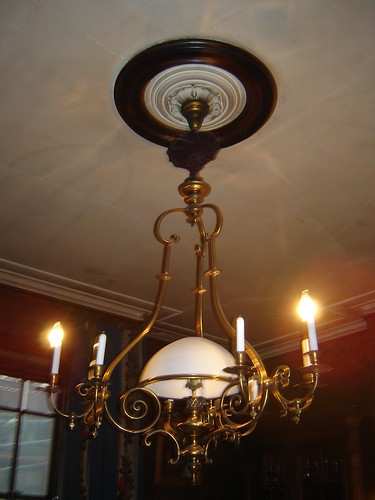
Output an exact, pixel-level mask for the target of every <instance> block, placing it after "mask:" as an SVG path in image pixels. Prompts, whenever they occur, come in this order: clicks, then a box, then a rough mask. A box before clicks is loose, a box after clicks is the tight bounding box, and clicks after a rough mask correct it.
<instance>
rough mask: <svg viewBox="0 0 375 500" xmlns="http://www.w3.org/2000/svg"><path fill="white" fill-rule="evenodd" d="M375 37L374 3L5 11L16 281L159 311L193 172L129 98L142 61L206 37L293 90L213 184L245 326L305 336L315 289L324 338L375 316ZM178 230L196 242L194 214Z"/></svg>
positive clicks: (6, 152) (253, 337) (150, 2)
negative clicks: (307, 305)
mask: <svg viewBox="0 0 375 500" xmlns="http://www.w3.org/2000/svg"><path fill="white" fill-rule="evenodd" d="M374 26H375V2H374V1H365V0H358V1H353V0H331V1H330V2H326V1H323V0H314V1H311V0H278V1H277V0H259V1H254V0H234V1H232V2H227V1H224V0H215V1H212V0H199V1H198V0H190V1H189V2H182V1H180V0H175V1H168V0H133V1H126V0H111V1H107V2H106V1H99V0H79V1H77V0H64V1H63V2H62V1H57V0H34V1H31V0H1V2H0V69H1V73H0V74H1V76H0V100H1V102H0V231H1V240H0V257H1V259H2V260H1V262H0V267H1V268H2V271H1V272H0V277H1V281H2V282H4V283H10V284H12V283H16V284H17V283H18V284H21V285H22V283H24V284H25V287H29V288H32V286H34V285H35V287H36V288H37V285H36V283H39V286H40V287H41V288H43V287H44V290H47V289H48V290H49V292H51V293H52V294H53V292H52V291H51V290H52V289H53V286H54V284H57V285H59V287H60V290H64V289H69V290H70V292H72V293H73V290H74V289H76V290H77V291H79V292H80V293H82V292H85V293H87V294H88V296H90V297H91V298H92V297H93V296H94V295H96V296H97V299H98V303H99V302H100V300H101V299H110V300H113V303H114V304H115V306H116V304H117V306H119V310H120V309H121V307H120V306H121V304H122V305H123V306H124V308H126V306H127V305H129V306H130V307H134V306H137V307H139V308H140V311H142V310H143V308H144V309H145V310H148V309H149V306H150V304H149V303H150V302H152V301H153V298H154V295H155V292H156V286H157V282H156V280H155V279H154V275H155V274H157V273H158V272H159V268H160V259H161V250H162V249H161V248H160V244H158V243H157V242H156V241H155V240H154V238H153V232H152V227H153V223H154V220H155V218H156V216H157V215H159V213H161V212H162V211H163V210H166V209H168V208H172V207H175V206H182V200H180V197H179V195H178V194H177V186H178V184H179V183H181V182H182V181H183V180H184V178H185V177H186V175H185V172H184V171H182V170H179V169H174V168H173V167H172V166H171V164H170V163H168V161H167V156H166V151H165V149H164V148H162V147H160V146H156V145H154V144H151V143H148V142H147V141H145V140H144V139H142V138H141V137H138V136H137V135H136V134H135V133H134V132H133V131H132V130H130V129H129V128H128V127H127V126H126V125H125V123H124V122H123V121H122V120H121V119H120V117H119V115H118V113H117V110H116V108H115V106H114V103H113V85H114V81H115V78H116V76H117V74H118V72H119V71H120V69H121V68H122V66H123V65H124V64H125V63H126V61H128V60H129V59H130V58H131V57H132V56H133V55H134V54H135V53H137V52H139V51H141V50H143V49H144V48H146V47H149V46H151V45H153V44H155V43H158V42H161V41H164V40H169V39H174V38H182V37H195V36H196V37H200V38H204V37H207V38H216V39H219V40H223V41H226V42H229V43H232V44H234V45H238V46H240V47H243V48H245V49H246V50H248V51H249V52H251V53H253V54H255V55H256V56H257V57H259V58H260V59H261V60H262V61H263V62H264V63H265V64H266V65H267V66H268V68H269V69H270V70H271V72H272V74H273V75H274V78H275V80H276V83H277V87H278V102H277V106H276V109H275V112H274V114H273V115H272V117H271V119H270V120H269V121H268V122H267V123H266V124H265V126H264V127H263V128H262V129H261V130H260V131H259V132H258V133H256V134H255V135H254V136H252V137H250V138H249V139H247V140H246V141H244V142H242V143H241V144H237V145H235V146H232V147H229V148H226V149H224V150H222V151H221V152H220V154H219V155H218V157H217V159H216V161H215V162H214V163H211V164H209V165H207V167H206V168H205V170H204V171H203V176H204V178H205V180H206V181H207V182H209V183H210V185H211V187H212V193H211V195H210V197H209V199H208V200H207V201H210V202H212V203H217V204H218V205H219V206H220V207H221V208H222V209H223V212H224V218H225V221H224V228H223V232H222V235H221V237H220V239H219V241H218V265H219V267H220V268H221V269H222V271H223V274H222V275H221V276H220V289H221V295H222V301H223V308H224V310H225V312H226V313H227V315H228V317H229V318H230V319H231V318H233V317H234V316H236V315H238V314H242V315H243V316H244V317H245V320H246V325H247V338H248V339H249V340H250V341H253V342H254V343H255V344H256V345H257V344H259V345H261V344H264V343H267V341H273V340H275V339H278V338H284V337H285V336H288V334H290V333H291V332H293V331H295V330H298V327H299V326H298V325H299V323H298V320H297V319H296V318H295V311H294V307H295V304H296V301H297V300H298V297H299V293H300V291H301V290H302V289H305V288H309V290H310V292H311V294H312V295H313V296H314V297H316V298H317V299H318V300H319V303H320V304H321V306H322V313H321V315H320V317H319V318H318V325H319V322H320V324H321V325H322V327H324V325H327V324H336V323H337V322H343V321H344V322H350V321H352V320H353V319H354V320H356V318H358V317H360V316H361V315H362V312H363V307H367V310H368V311H370V310H372V301H373V300H374V296H375V294H374V289H375V230H374V229H375V141H374V135H375V119H374V112H375V85H374V83H375V60H374V46H375V30H374ZM173 231H174V232H176V231H177V232H182V234H183V235H184V236H185V235H187V234H188V233H189V231H191V229H190V228H189V227H188V226H187V227H184V225H183V219H181V226H180V225H178V227H174V228H173ZM186 240H187V241H190V237H189V236H186ZM182 245H183V243H180V244H179V246H180V247H181V248H178V249H177V248H176V250H175V251H176V255H175V256H174V255H172V268H171V272H172V274H173V275H174V279H173V280H172V282H171V290H170V291H169V293H168V294H167V298H166V306H167V308H166V309H165V310H164V312H163V317H164V318H166V317H167V316H168V315H170V314H172V315H173V314H174V316H173V317H171V318H170V319H169V320H168V322H169V323H170V324H172V325H173V324H176V325H177V326H178V327H179V328H188V329H189V328H191V327H192V325H193V321H194V320H193V319H192V318H190V317H188V315H187V312H190V311H191V310H192V309H193V297H192V296H191V294H190V293H189V291H190V290H191V289H192V288H193V287H194V270H193V269H191V270H189V271H188V272H186V271H187V268H188V265H190V262H191V265H193V264H194V257H193V248H191V247H188V248H187V249H186V248H185V247H182ZM190 255H191V257H190ZM189 269H190V268H189ZM180 271H181V274H182V273H184V276H183V277H182V278H181V276H180ZM180 278H181V280H180ZM30 280H31V281H30ZM30 283H34V285H32V284H30ZM363 305H364V306H363ZM115 306H114V309H116V307H115ZM360 306H361V307H362V306H363V307H362V309H361V307H360ZM124 310H125V309H124ZM357 310H358V311H357ZM207 330H208V333H209V334H210V335H212V336H217V335H218V336H219V335H220V334H219V333H218V332H217V330H216V327H215V326H214V323H212V322H211V321H209V322H208V323H207Z"/></svg>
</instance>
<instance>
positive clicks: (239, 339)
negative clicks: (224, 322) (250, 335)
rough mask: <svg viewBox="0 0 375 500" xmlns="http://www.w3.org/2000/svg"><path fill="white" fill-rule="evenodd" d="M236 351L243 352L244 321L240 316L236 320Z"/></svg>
mask: <svg viewBox="0 0 375 500" xmlns="http://www.w3.org/2000/svg"><path fill="white" fill-rule="evenodd" d="M236 349H237V352H243V351H244V350H245V321H244V319H243V318H242V317H241V316H238V318H237V319H236Z"/></svg>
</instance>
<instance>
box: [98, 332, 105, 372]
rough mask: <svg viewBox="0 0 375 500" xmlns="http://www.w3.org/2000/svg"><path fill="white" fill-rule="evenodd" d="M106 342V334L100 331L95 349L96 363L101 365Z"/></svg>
mask: <svg viewBox="0 0 375 500" xmlns="http://www.w3.org/2000/svg"><path fill="white" fill-rule="evenodd" d="M106 343H107V335H106V334H105V333H101V334H100V335H99V338H98V350H97V351H96V364H97V365H102V364H104V354H105V346H106Z"/></svg>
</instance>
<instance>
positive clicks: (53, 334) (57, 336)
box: [48, 321, 64, 375]
mask: <svg viewBox="0 0 375 500" xmlns="http://www.w3.org/2000/svg"><path fill="white" fill-rule="evenodd" d="M63 337H64V330H63V328H62V326H61V322H60V321H58V322H57V323H55V324H54V325H53V328H52V330H51V331H50V332H49V335H48V338H49V341H50V344H51V347H53V348H54V351H53V359H52V367H51V374H52V375H58V373H59V367H60V356H61V343H62V339H63Z"/></svg>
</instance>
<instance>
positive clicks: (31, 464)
mask: <svg viewBox="0 0 375 500" xmlns="http://www.w3.org/2000/svg"><path fill="white" fill-rule="evenodd" d="M53 426H54V419H53V418H49V417H40V416H37V415H23V416H22V418H21V429H20V439H19V443H18V457H17V468H16V478H15V485H14V489H15V490H16V491H18V492H19V493H22V494H25V495H46V494H47V491H48V479H49V478H48V475H49V461H50V456H51V451H52V437H53Z"/></svg>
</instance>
